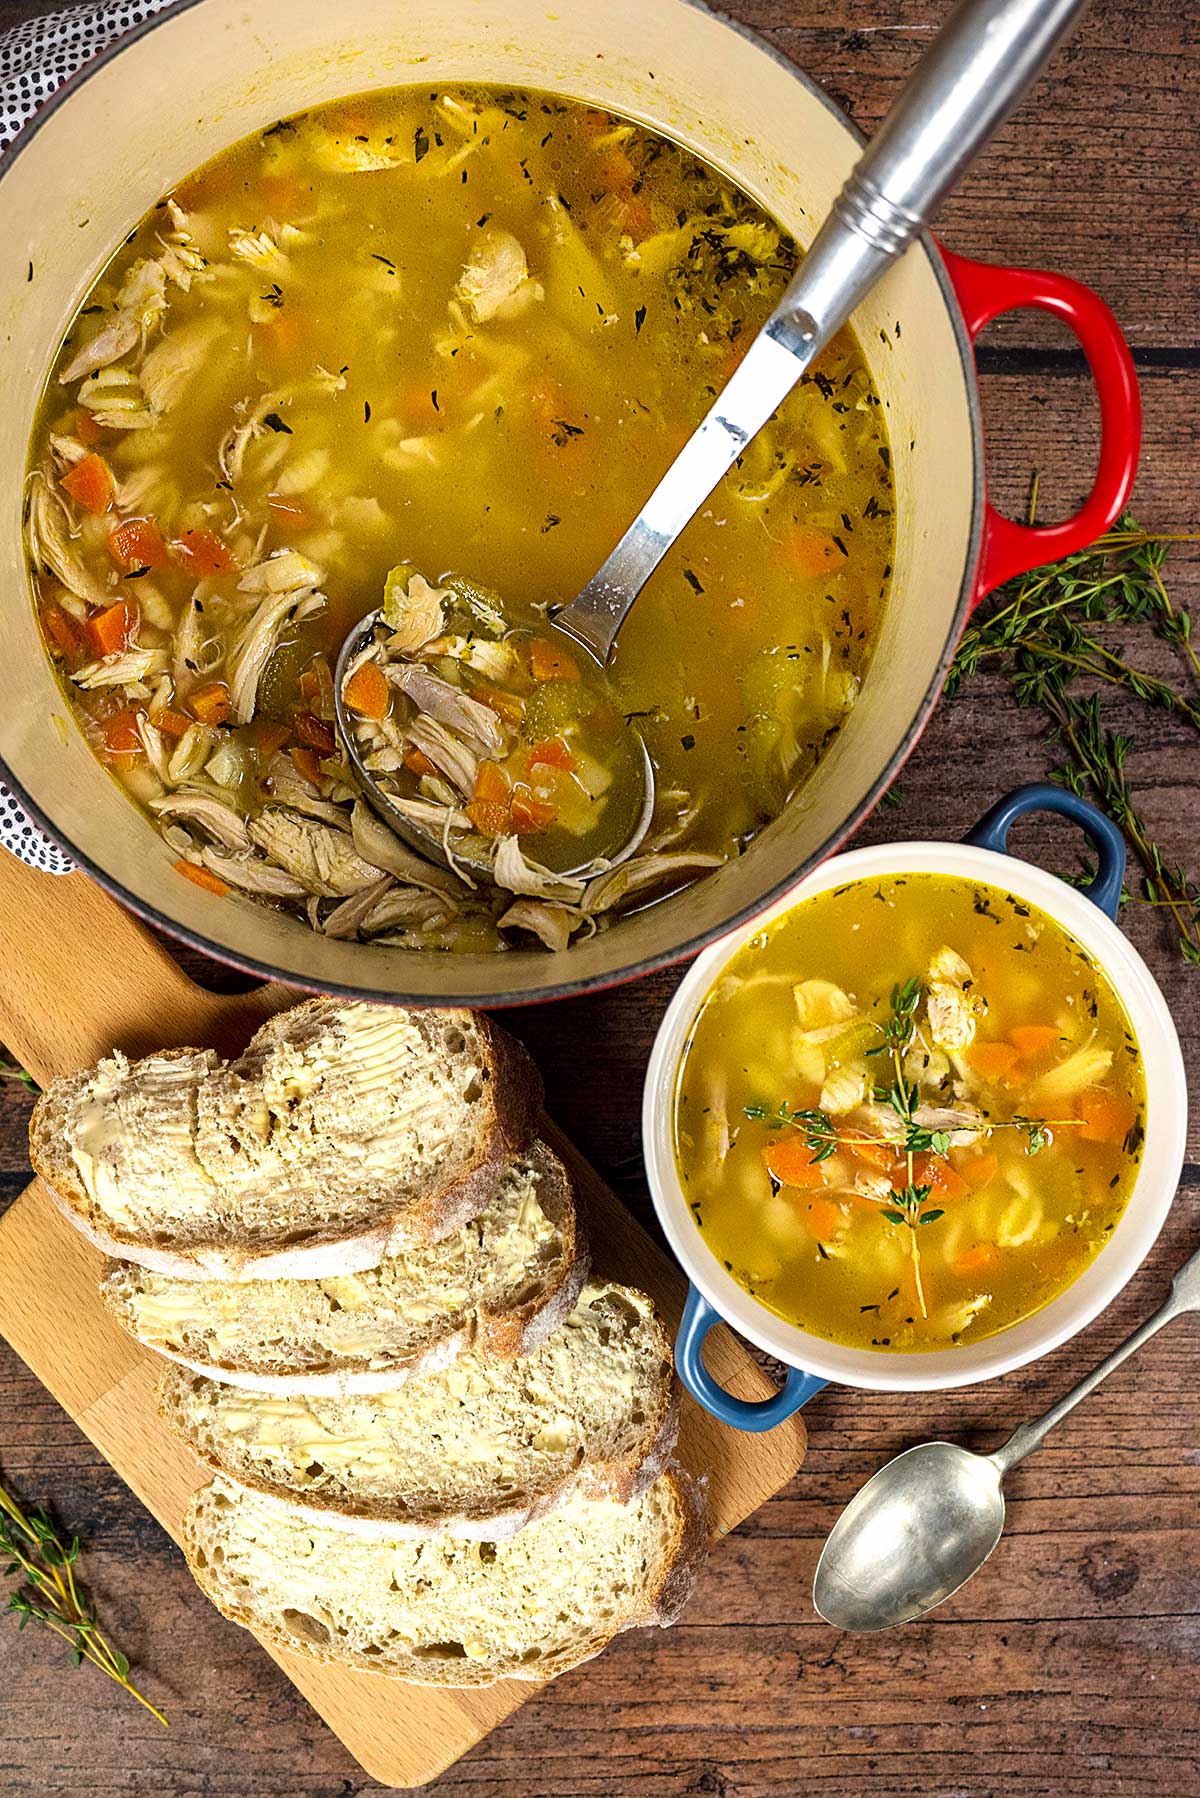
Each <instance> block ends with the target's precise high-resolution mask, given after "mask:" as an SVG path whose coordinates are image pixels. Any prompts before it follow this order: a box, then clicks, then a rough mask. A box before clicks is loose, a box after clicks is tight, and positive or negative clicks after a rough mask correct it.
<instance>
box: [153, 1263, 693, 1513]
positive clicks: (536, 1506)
mask: <svg viewBox="0 0 1200 1798" xmlns="http://www.w3.org/2000/svg"><path fill="white" fill-rule="evenodd" d="M622 1290H626V1291H630V1290H633V1289H631V1288H624V1289H622ZM636 1296H637V1297H639V1298H642V1299H643V1300H645V1303H646V1304H647V1305H649V1300H648V1299H645V1295H644V1294H643V1293H637V1294H636ZM572 1309H574V1307H572ZM650 1315H651V1317H652V1319H653V1324H654V1328H655V1331H656V1333H657V1336H658V1340H659V1350H660V1355H661V1358H662V1366H663V1368H664V1369H665V1378H664V1379H663V1380H662V1382H661V1384H660V1386H659V1389H658V1390H657V1391H656V1392H655V1393H654V1394H653V1403H652V1405H651V1406H650V1407H649V1414H648V1416H647V1427H646V1429H645V1431H644V1432H643V1434H642V1438H641V1443H640V1446H639V1450H638V1452H637V1454H636V1455H634V1456H632V1457H630V1456H626V1457H624V1458H623V1459H621V1460H604V1461H591V1462H585V1463H583V1464H582V1465H581V1466H578V1467H574V1468H571V1469H570V1470H568V1471H567V1472H566V1473H564V1475H563V1476H562V1478H561V1479H559V1480H556V1481H554V1482H553V1483H551V1484H549V1485H547V1486H545V1487H543V1488H542V1490H541V1491H540V1492H537V1493H534V1494H532V1495H530V1496H529V1497H528V1498H527V1499H525V1500H524V1501H523V1502H518V1501H516V1500H510V1501H509V1502H507V1503H505V1502H499V1503H493V1504H489V1503H488V1502H486V1500H485V1499H483V1498H481V1501H480V1502H479V1503H478V1504H476V1505H471V1506H465V1507H464V1508H463V1509H461V1510H457V1511H449V1510H446V1511H436V1512H426V1513H425V1514H424V1515H420V1516H415V1515H413V1514H412V1513H411V1512H397V1510H396V1509H395V1507H394V1506H393V1507H391V1508H389V1505H388V1502H387V1501H386V1500H384V1499H376V1500H368V1499H364V1500H363V1501H362V1502H361V1503H360V1504H359V1505H357V1506H356V1507H355V1508H354V1509H348V1508H347V1507H346V1506H345V1504H343V1503H340V1502H339V1501H338V1499H336V1498H334V1497H332V1496H326V1495H324V1494H319V1493H313V1494H310V1495H308V1496H306V1497H304V1498H300V1497H297V1496H296V1495H295V1494H294V1493H293V1492H291V1491H290V1489H289V1488H288V1487H286V1486H279V1485H275V1484H274V1483H272V1482H271V1481H270V1480H268V1479H257V1478H255V1477H254V1476H253V1475H252V1474H250V1473H245V1472H242V1471H240V1470H237V1469H234V1468H232V1467H230V1466H228V1465H227V1464H226V1463H225V1462H224V1461H222V1460H221V1458H220V1456H219V1455H217V1454H214V1453H212V1452H210V1451H208V1450H206V1449H205V1448H203V1447H202V1445H201V1444H200V1443H198V1442H197V1441H196V1438H195V1436H194V1435H193V1433H192V1432H191V1431H190V1430H189V1429H188V1427H187V1421H186V1418H184V1417H182V1416H180V1415H179V1413H178V1412H177V1411H176V1409H175V1408H174V1407H173V1406H172V1405H171V1403H170V1402H169V1401H170V1396H171V1389H172V1386H173V1381H172V1379H171V1376H170V1375H169V1374H168V1375H165V1376H164V1378H163V1380H162V1381H161V1382H160V1385H159V1405H158V1414H159V1416H160V1417H161V1418H162V1420H163V1422H164V1423H165V1424H166V1425H167V1427H168V1428H169V1429H170V1430H171V1431H172V1432H173V1433H174V1434H175V1435H176V1436H178V1437H179V1438H180V1439H181V1440H182V1441H183V1442H185V1443H186V1444H187V1446H188V1447H189V1448H190V1449H191V1451H192V1453H193V1454H194V1455H195V1457H196V1459H197V1460H198V1461H199V1462H200V1464H201V1465H202V1466H203V1467H204V1468H205V1469H206V1470H207V1472H209V1473H210V1474H213V1475H216V1476H218V1477H219V1478H221V1479H222V1480H224V1481H225V1482H226V1483H227V1484H229V1485H232V1486H237V1487H240V1488H242V1489H244V1490H248V1491H251V1492H254V1493H255V1494H256V1495H257V1496H258V1497H260V1498H263V1499H265V1500H266V1502H267V1503H268V1504H269V1505H270V1506H272V1507H273V1508H276V1509H280V1510H282V1511H284V1512H286V1513H291V1514H293V1515H299V1516H302V1517H308V1518H310V1519H311V1520H312V1521H313V1522H314V1523H331V1524H335V1525H336V1526H337V1527H338V1528H339V1529H344V1530H347V1531H349V1532H350V1533H351V1534H353V1535H359V1536H367V1537H378V1536H403V1537H407V1538H414V1539H416V1538H422V1537H430V1536H440V1535H447V1536H459V1537H464V1538H467V1539H470V1540H473V1541H479V1542H492V1541H496V1540H498V1539H500V1538H502V1537H505V1536H514V1535H516V1534H517V1532H518V1530H523V1529H524V1528H525V1527H526V1526H527V1525H528V1524H530V1523H534V1522H536V1521H537V1519H538V1518H539V1517H545V1516H548V1515H549V1513H550V1512H551V1511H555V1510H557V1509H558V1508H559V1506H560V1505H563V1504H565V1503H566V1502H567V1500H568V1499H572V1498H591V1499H602V1498H606V1499H612V1500H614V1501H615V1502H616V1503H617V1504H629V1503H630V1502H631V1500H633V1499H635V1498H639V1497H640V1496H641V1495H642V1493H644V1492H646V1491H648V1490H649V1488H650V1487H651V1486H652V1485H653V1484H654V1482H655V1480H656V1479H658V1477H659V1475H660V1474H662V1473H663V1472H664V1471H665V1469H666V1468H667V1466H668V1465H669V1463H670V1460H671V1455H672V1453H673V1451H674V1448H675V1442H676V1438H677V1437H678V1434H679V1408H680V1398H681V1388H680V1385H679V1381H678V1379H677V1378H676V1376H675V1374H674V1371H673V1369H672V1348H671V1343H670V1339H669V1338H668V1336H667V1333H666V1331H665V1329H664V1328H663V1325H662V1320H661V1319H660V1318H659V1316H658V1314H657V1312H655V1311H653V1309H652V1308H651V1313H650ZM551 1333H552V1332H547V1336H548V1335H549V1334H551ZM538 1346H540V1345H538ZM525 1352H527V1351H525V1350H523V1351H522V1353H525ZM305 1391H306V1392H311V1391H312V1388H311V1386H307V1387H305ZM644 1396H646V1395H644Z"/></svg>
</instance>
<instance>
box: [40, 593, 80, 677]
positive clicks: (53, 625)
mask: <svg viewBox="0 0 1200 1798" xmlns="http://www.w3.org/2000/svg"><path fill="white" fill-rule="evenodd" d="M41 618H42V635H43V636H44V637H45V638H46V640H47V642H49V643H51V644H52V645H53V646H54V648H55V649H57V651H58V653H59V655H60V656H62V658H63V660H64V661H65V662H71V663H74V662H79V661H81V660H82V659H83V657H84V656H85V655H86V654H87V646H86V643H85V641H84V635H83V631H82V630H81V628H80V626H79V625H78V624H77V623H76V622H75V620H74V619H73V618H72V617H71V614H70V613H69V612H66V611H64V610H63V608H62V606H54V605H50V606H43V607H42V612H41Z"/></svg>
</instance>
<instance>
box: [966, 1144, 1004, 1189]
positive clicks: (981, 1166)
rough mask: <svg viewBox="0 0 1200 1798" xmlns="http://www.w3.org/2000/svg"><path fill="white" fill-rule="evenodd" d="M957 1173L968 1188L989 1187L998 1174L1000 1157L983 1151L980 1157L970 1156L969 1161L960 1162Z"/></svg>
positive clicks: (986, 1150)
mask: <svg viewBox="0 0 1200 1798" xmlns="http://www.w3.org/2000/svg"><path fill="white" fill-rule="evenodd" d="M958 1171H959V1173H960V1174H961V1175H962V1177H963V1179H964V1180H965V1181H966V1182H967V1185H968V1186H975V1187H980V1186H990V1185H991V1183H992V1181H993V1180H994V1179H995V1178H996V1175H997V1174H998V1173H999V1172H1000V1157H999V1156H998V1155H993V1154H992V1152H991V1150H990V1149H985V1150H984V1152H983V1154H982V1155H972V1157H971V1159H970V1160H969V1161H963V1162H960V1164H959V1169H958Z"/></svg>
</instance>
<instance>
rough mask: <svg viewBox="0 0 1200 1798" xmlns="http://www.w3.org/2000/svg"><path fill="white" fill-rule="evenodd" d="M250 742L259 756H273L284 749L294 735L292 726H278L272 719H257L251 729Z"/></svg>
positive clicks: (253, 721) (252, 723)
mask: <svg viewBox="0 0 1200 1798" xmlns="http://www.w3.org/2000/svg"><path fill="white" fill-rule="evenodd" d="M249 730H250V740H251V742H252V743H253V745H254V748H255V750H256V751H257V753H258V754H259V755H265V756H271V755H274V754H275V751H276V750H277V749H282V748H283V746H284V744H285V743H286V742H287V740H288V738H289V737H290V736H291V734H292V727H291V725H290V724H276V723H274V721H273V720H272V719H270V718H255V719H253V720H252V722H251V724H250V727H249Z"/></svg>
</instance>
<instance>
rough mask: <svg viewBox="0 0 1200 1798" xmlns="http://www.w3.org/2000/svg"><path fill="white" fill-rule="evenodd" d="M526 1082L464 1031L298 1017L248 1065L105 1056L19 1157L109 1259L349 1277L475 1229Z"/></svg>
mask: <svg viewBox="0 0 1200 1798" xmlns="http://www.w3.org/2000/svg"><path fill="white" fill-rule="evenodd" d="M540 1102H541V1082H540V1080H539V1079H538V1075H537V1072H536V1070H535V1069H534V1067H533V1064H532V1062H531V1061H530V1060H529V1058H528V1056H527V1055H526V1054H525V1052H524V1050H523V1049H521V1048H520V1047H519V1046H518V1044H516V1043H515V1042H514V1041H513V1040H512V1038H511V1037H508V1036H506V1035H505V1033H504V1032H503V1031H501V1030H499V1029H498V1028H497V1027H496V1026H495V1025H494V1024H492V1023H490V1022H489V1020H488V1019H487V1018H486V1017H484V1016H482V1015H481V1014H479V1013H473V1012H468V1011H406V1010H404V1009H403V1008H401V1007H399V1006H388V1005H365V1004H359V1003H356V1002H346V1001H341V1000H336V999H310V1000H308V1001H306V1002H305V1003H304V1004H303V1005H297V1006H295V1007H293V1008H292V1009H291V1010H290V1011H285V1012H280V1013H279V1014H278V1015H277V1016H276V1017H273V1018H271V1019H270V1020H269V1021H268V1022H267V1023H266V1024H264V1025H263V1026H262V1028H261V1029H260V1030H259V1031H258V1032H257V1033H256V1034H255V1036H254V1037H253V1038H252V1039H251V1042H250V1044H249V1047H248V1048H247V1049H246V1052H245V1054H244V1055H241V1056H239V1058H238V1059H237V1060H236V1061H231V1062H223V1061H222V1060H221V1059H220V1058H219V1057H218V1056H217V1055H215V1054H214V1053H213V1052H212V1051H211V1050H202V1049H177V1050H168V1051H165V1052H164V1053H162V1054H160V1055H148V1056H146V1057H145V1058H144V1059H143V1060H141V1061H135V1062H130V1061H127V1060H126V1058H125V1057H124V1056H123V1055H120V1054H114V1055H112V1056H109V1057H107V1058H106V1059H105V1060H104V1061H101V1062H99V1063H98V1064H97V1065H96V1066H95V1067H91V1068H84V1069H82V1070H81V1071H80V1072H78V1073H75V1074H69V1075H65V1076H64V1077H62V1078H61V1079H58V1080H55V1081H54V1082H53V1083H52V1084H51V1085H50V1086H49V1087H48V1089H47V1090H46V1092H45V1093H44V1094H43V1095H42V1097H41V1099H40V1100H39V1101H38V1103H37V1105H36V1107H35V1108H34V1113H33V1117H32V1120H31V1122H30V1128H29V1139H30V1155H31V1158H32V1161H33V1165H34V1167H35V1168H36V1170H37V1172H38V1173H39V1174H40V1175H41V1176H42V1178H43V1179H44V1180H45V1181H46V1183H47V1184H48V1186H49V1187H50V1190H51V1192H52V1194H53V1196H54V1197H55V1199H56V1200H57V1202H58V1204H59V1205H60V1207H61V1208H62V1210H63V1211H64V1212H65V1213H66V1215H67V1216H68V1217H69V1218H70V1220H71V1221H72V1223H74V1224H75V1225H77V1226H78V1228H79V1229H81V1230H82V1231H83V1232H84V1233H85V1234H86V1235H87V1236H89V1237H90V1238H91V1240H92V1241H93V1242H94V1243H96V1244H97V1245H98V1246H99V1247H100V1248H102V1249H104V1250H105V1251H106V1253H108V1254H110V1255H118V1256H120V1257H122V1258H123V1259H124V1260H127V1261H135V1262H137V1263H138V1264H139V1265H140V1266H142V1267H147V1268H151V1269H153V1270H154V1271H155V1272H157V1273H164V1274H171V1275H175V1276H177V1277H180V1278H192V1279H200V1278H205V1279H211V1280H221V1281H225V1280H248V1279H260V1278H261V1279H270V1278H274V1277H277V1276H281V1277H285V1278H297V1277H305V1278H313V1277H321V1276H323V1275H327V1274H332V1275H337V1274H349V1273H356V1272H359V1271H360V1270H362V1269H364V1268H369V1267H374V1266H376V1265H378V1263H379V1262H380V1261H382V1260H383V1259H384V1257H385V1256H387V1255H391V1254H394V1253H395V1252H396V1251H397V1250H398V1249H400V1248H404V1247H408V1246H410V1245H412V1244H421V1243H429V1242H436V1241H438V1240H439V1239H440V1238H441V1237H444V1236H447V1235H449V1234H450V1233H451V1232H453V1231H455V1230H457V1229H458V1228H459V1227H460V1226H461V1225H462V1224H464V1223H465V1222H466V1221H467V1219H468V1218H471V1217H474V1216H475V1214H476V1212H478V1211H479V1210H480V1209H481V1208H482V1206H483V1205H485V1204H486V1203H487V1201H488V1199H489V1198H490V1197H491V1194H492V1193H493V1192H494V1190H495V1185H496V1179H497V1176H498V1175H499V1173H500V1171H501V1169H502V1168H503V1167H504V1166H505V1165H506V1164H507V1162H508V1161H509V1160H510V1158H511V1157H512V1155H513V1154H514V1152H516V1151H519V1150H521V1149H523V1148H524V1147H525V1145H526V1143H527V1142H528V1141H529V1139H530V1137H531V1135H532V1133H533V1130H534V1126H535V1121H536V1117H537V1112H538V1107H539V1105H540Z"/></svg>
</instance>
